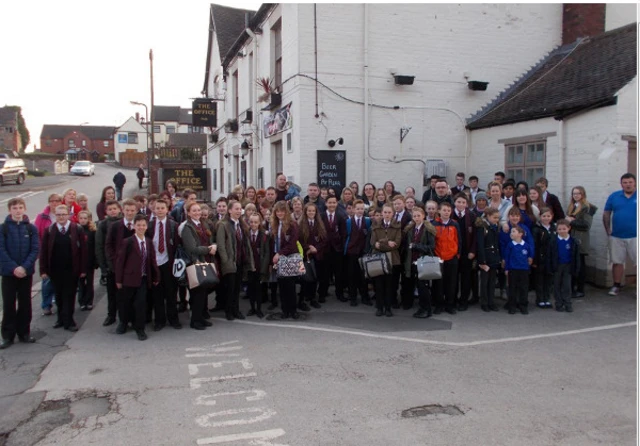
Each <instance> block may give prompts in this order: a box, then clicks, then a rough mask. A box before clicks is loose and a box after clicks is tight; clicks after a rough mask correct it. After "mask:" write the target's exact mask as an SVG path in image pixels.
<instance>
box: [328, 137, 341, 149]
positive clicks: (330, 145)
mask: <svg viewBox="0 0 640 446" xmlns="http://www.w3.org/2000/svg"><path fill="white" fill-rule="evenodd" d="M327 144H328V145H329V147H335V146H336V144H338V145H340V146H341V145H342V144H344V139H343V138H338V139H335V140H334V139H330V140H329V142H327Z"/></svg>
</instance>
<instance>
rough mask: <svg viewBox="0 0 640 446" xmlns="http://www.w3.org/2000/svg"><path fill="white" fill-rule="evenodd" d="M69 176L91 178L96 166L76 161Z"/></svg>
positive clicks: (88, 162)
mask: <svg viewBox="0 0 640 446" xmlns="http://www.w3.org/2000/svg"><path fill="white" fill-rule="evenodd" d="M70 173H71V175H86V176H91V175H94V174H95V173H96V166H94V165H93V163H92V162H91V161H76V163H75V164H74V165H73V167H72V168H71V170H70Z"/></svg>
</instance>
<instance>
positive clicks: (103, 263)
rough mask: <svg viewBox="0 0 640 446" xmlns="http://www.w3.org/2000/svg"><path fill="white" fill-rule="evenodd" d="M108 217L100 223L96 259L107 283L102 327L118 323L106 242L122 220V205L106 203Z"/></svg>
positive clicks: (112, 275)
mask: <svg viewBox="0 0 640 446" xmlns="http://www.w3.org/2000/svg"><path fill="white" fill-rule="evenodd" d="M105 208H106V213H107V217H106V218H105V219H104V220H101V221H100V223H98V230H97V231H96V258H97V260H98V265H100V270H101V271H102V274H104V277H105V279H106V281H107V317H106V318H105V320H104V322H103V323H102V325H103V326H104V327H108V326H109V325H112V324H115V322H116V311H117V305H116V295H117V289H116V281H115V276H114V273H113V264H112V263H111V262H108V261H107V250H106V241H107V234H108V231H109V227H110V226H111V225H112V224H113V223H115V222H118V221H120V220H121V219H122V217H121V215H120V214H121V211H122V208H121V207H120V203H118V202H117V201H116V200H109V201H107V202H106V203H105Z"/></svg>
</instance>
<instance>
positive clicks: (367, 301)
mask: <svg viewBox="0 0 640 446" xmlns="http://www.w3.org/2000/svg"><path fill="white" fill-rule="evenodd" d="M362 305H367V306H369V307H370V306H372V305H373V302H372V301H371V298H369V297H363V298H362Z"/></svg>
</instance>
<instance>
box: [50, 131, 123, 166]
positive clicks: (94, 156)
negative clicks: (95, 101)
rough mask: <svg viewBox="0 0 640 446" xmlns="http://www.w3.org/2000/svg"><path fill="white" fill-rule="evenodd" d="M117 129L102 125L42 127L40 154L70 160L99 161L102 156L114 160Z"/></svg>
mask: <svg viewBox="0 0 640 446" xmlns="http://www.w3.org/2000/svg"><path fill="white" fill-rule="evenodd" d="M115 132H116V128H115V127H109V126H100V125H52V124H45V125H44V126H42V133H40V152H44V153H57V154H65V155H66V157H67V159H69V160H78V159H88V160H92V161H98V160H99V159H100V156H101V155H105V156H106V157H107V158H110V159H113V157H114V143H113V135H114V134H115Z"/></svg>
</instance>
